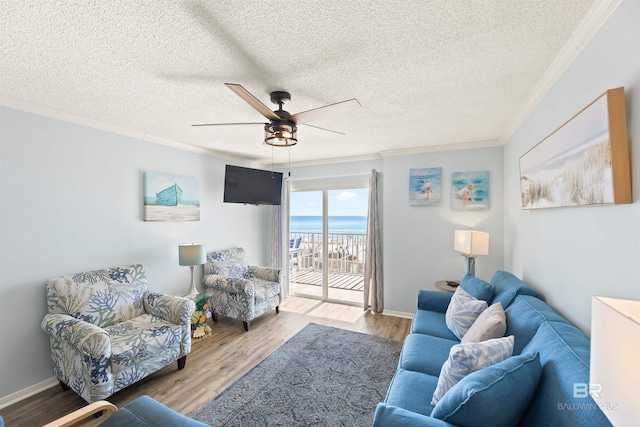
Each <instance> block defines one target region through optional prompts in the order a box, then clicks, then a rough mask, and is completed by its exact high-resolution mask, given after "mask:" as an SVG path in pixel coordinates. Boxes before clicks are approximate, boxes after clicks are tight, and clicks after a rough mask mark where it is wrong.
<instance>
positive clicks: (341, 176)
mask: <svg viewBox="0 0 640 427" xmlns="http://www.w3.org/2000/svg"><path fill="white" fill-rule="evenodd" d="M355 176H371V172H365V173H350V174H344V175H327V176H310V177H306V178H287V179H288V180H289V181H304V180H309V179H327V178H348V177H355Z"/></svg>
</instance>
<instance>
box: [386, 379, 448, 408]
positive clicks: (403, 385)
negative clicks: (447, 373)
mask: <svg viewBox="0 0 640 427" xmlns="http://www.w3.org/2000/svg"><path fill="white" fill-rule="evenodd" d="M437 384H438V377H436V376H433V375H428V374H424V373H422V372H415V371H407V370H406V369H402V368H400V369H398V370H397V371H396V373H395V374H394V376H393V379H392V380H391V384H389V389H388V390H387V397H386V399H385V403H386V404H387V405H392V406H398V407H400V408H403V409H406V410H408V411H411V412H415V413H418V414H421V415H426V416H429V415H430V414H431V411H432V410H433V407H432V406H431V405H429V397H430V396H432V395H433V392H434V391H435V389H436V385H437Z"/></svg>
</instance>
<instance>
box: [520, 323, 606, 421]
mask: <svg viewBox="0 0 640 427" xmlns="http://www.w3.org/2000/svg"><path fill="white" fill-rule="evenodd" d="M536 352H537V353H540V364H541V365H542V377H541V378H540V383H539V384H538V387H537V389H536V392H535V393H534V395H533V399H531V403H530V404H529V407H528V408H527V410H526V411H525V413H524V414H523V416H522V418H521V420H520V425H522V426H525V427H526V426H532V427H533V426H543V425H544V426H610V425H611V423H610V422H609V421H608V420H607V418H606V416H605V415H604V413H603V412H602V411H601V410H600V408H599V407H598V405H597V403H595V401H594V400H593V398H592V397H591V395H589V393H588V387H589V385H588V384H589V358H590V352H591V344H590V341H589V338H587V336H586V335H585V334H584V333H583V332H582V331H580V330H579V329H578V328H576V327H575V326H573V325H570V324H568V323H566V322H554V321H550V322H545V323H543V324H541V325H540V327H539V328H538V332H537V333H536V334H535V336H534V337H533V338H532V339H531V342H529V343H528V344H527V345H526V347H525V348H524V349H523V350H522V354H523V355H525V354H532V353H536ZM576 384H579V385H580V386H579V387H578V389H577V392H576Z"/></svg>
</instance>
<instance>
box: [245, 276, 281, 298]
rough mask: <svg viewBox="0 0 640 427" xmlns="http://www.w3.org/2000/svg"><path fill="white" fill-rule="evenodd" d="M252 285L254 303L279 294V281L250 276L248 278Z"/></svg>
mask: <svg viewBox="0 0 640 427" xmlns="http://www.w3.org/2000/svg"><path fill="white" fill-rule="evenodd" d="M249 280H251V282H252V283H253V285H254V289H255V298H256V304H259V303H261V302H263V301H266V300H268V299H270V298H273V297H275V296H278V294H280V283H278V282H269V281H267V280H262V279H256V278H252V279H249Z"/></svg>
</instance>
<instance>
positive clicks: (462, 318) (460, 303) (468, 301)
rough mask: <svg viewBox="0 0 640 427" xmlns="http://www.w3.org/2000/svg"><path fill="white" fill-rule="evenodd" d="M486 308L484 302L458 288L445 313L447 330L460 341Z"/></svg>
mask: <svg viewBox="0 0 640 427" xmlns="http://www.w3.org/2000/svg"><path fill="white" fill-rule="evenodd" d="M486 308H487V302H486V301H483V300H479V299H476V298H474V297H473V296H472V295H470V294H468V293H467V292H466V291H465V290H464V289H462V288H461V287H460V286H458V288H457V289H456V291H455V293H454V294H453V296H452V297H451V302H450V303H449V306H448V307H447V312H446V313H445V318H444V319H445V322H446V324H447V328H449V330H450V331H451V332H453V334H454V335H455V336H456V337H458V339H460V340H461V339H462V337H464V334H466V333H467V331H468V330H469V328H470V327H471V325H473V322H475V321H476V319H477V318H478V316H480V314H481V313H482V312H483V311H484V310H485V309H486Z"/></svg>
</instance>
